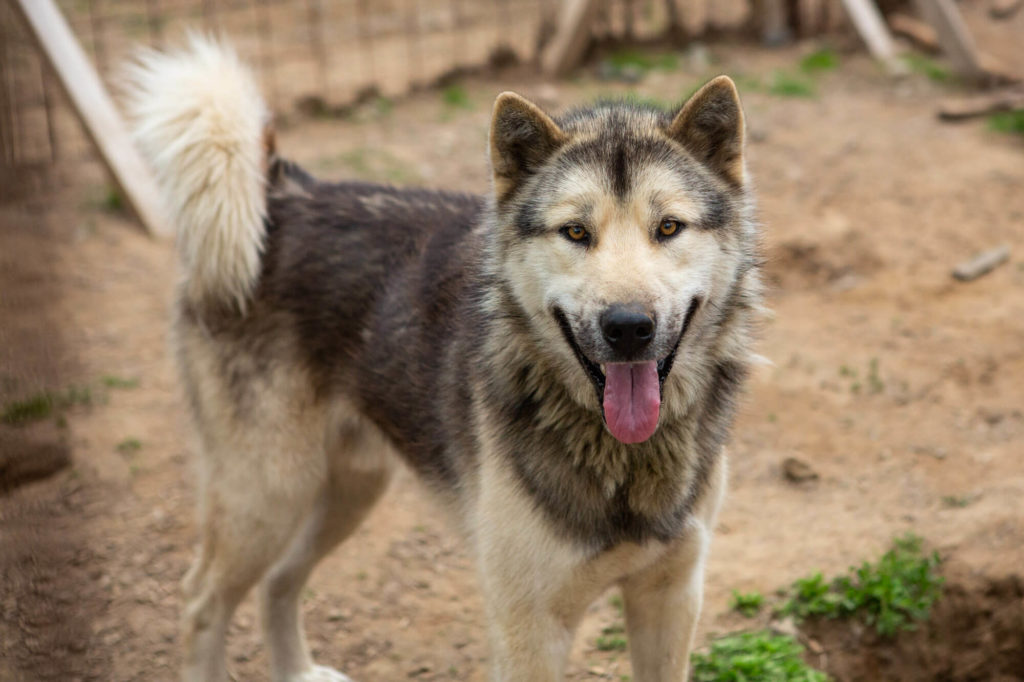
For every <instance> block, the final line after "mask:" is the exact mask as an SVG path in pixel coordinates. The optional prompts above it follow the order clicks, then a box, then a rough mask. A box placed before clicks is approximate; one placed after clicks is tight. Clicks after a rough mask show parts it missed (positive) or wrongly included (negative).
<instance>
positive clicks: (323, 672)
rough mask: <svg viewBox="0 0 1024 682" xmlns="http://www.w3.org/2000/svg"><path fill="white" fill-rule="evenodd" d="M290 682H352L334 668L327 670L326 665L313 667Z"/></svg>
mask: <svg viewBox="0 0 1024 682" xmlns="http://www.w3.org/2000/svg"><path fill="white" fill-rule="evenodd" d="M290 682H353V680H352V678H351V677H349V676H348V675H346V674H344V673H342V672H339V671H337V670H335V669H334V668H328V667H327V666H326V665H314V666H313V667H312V668H310V669H309V670H307V671H306V672H304V673H302V674H301V675H299V676H298V677H296V678H294V679H293V680H291V681H290Z"/></svg>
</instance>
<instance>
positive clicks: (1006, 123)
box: [988, 109, 1024, 135]
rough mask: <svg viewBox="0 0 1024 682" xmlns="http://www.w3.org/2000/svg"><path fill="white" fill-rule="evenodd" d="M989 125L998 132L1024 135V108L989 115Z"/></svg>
mask: <svg viewBox="0 0 1024 682" xmlns="http://www.w3.org/2000/svg"><path fill="white" fill-rule="evenodd" d="M988 127H989V128H990V129H992V130H994V131H996V132H998V133H1008V134H1010V135H1024V109H1017V110H1015V111H1000V112H998V113H995V114H992V115H991V116H989V117H988Z"/></svg>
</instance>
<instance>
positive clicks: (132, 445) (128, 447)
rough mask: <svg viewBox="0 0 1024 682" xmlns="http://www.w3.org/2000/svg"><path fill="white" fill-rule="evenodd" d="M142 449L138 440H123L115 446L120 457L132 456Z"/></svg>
mask: <svg viewBox="0 0 1024 682" xmlns="http://www.w3.org/2000/svg"><path fill="white" fill-rule="evenodd" d="M141 449H142V442H141V441H140V440H139V439H138V438H125V439H124V440H123V441H121V442H120V443H118V444H117V451H118V452H120V453H121V454H122V455H133V454H135V453H136V452H138V451H139V450H141Z"/></svg>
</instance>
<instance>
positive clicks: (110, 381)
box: [100, 374, 139, 388]
mask: <svg viewBox="0 0 1024 682" xmlns="http://www.w3.org/2000/svg"><path fill="white" fill-rule="evenodd" d="M100 383H101V384H103V385H104V386H106V387H107V388H138V386H139V380H138V378H137V377H128V378H126V377H119V376H117V375H116V374H104V375H103V376H102V377H100Z"/></svg>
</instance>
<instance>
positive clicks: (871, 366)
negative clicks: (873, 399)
mask: <svg viewBox="0 0 1024 682" xmlns="http://www.w3.org/2000/svg"><path fill="white" fill-rule="evenodd" d="M868 389H869V390H870V391H871V392H872V393H881V392H882V391H884V390H885V382H884V381H882V378H881V376H879V374H878V358H871V360H870V361H869V362H868Z"/></svg>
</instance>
